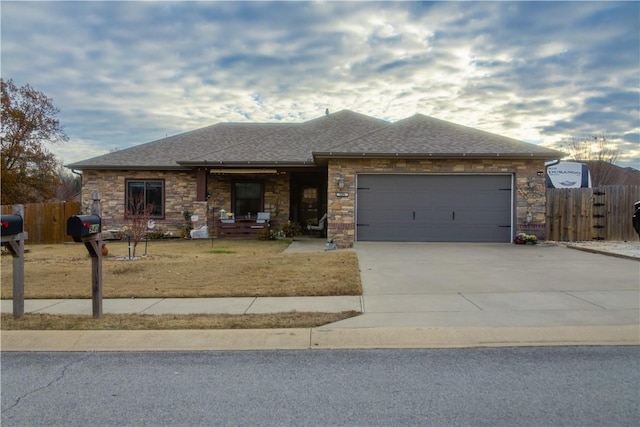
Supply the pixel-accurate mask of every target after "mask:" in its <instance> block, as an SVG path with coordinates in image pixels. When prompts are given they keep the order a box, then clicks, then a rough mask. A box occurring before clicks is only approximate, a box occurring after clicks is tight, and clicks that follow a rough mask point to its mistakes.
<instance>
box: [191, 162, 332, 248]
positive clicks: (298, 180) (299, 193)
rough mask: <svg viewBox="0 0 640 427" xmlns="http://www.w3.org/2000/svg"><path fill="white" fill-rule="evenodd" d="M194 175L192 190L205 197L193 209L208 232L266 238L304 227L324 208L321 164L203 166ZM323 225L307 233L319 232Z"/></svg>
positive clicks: (324, 172)
mask: <svg viewBox="0 0 640 427" xmlns="http://www.w3.org/2000/svg"><path fill="white" fill-rule="evenodd" d="M199 176H200V179H198V180H197V181H198V193H199V194H201V195H202V196H203V198H204V199H205V200H203V201H201V202H196V205H198V204H199V206H196V207H195V208H194V210H196V209H197V210H199V211H200V212H201V214H204V215H203V216H202V218H203V219H204V218H206V225H207V226H208V229H209V237H217V238H230V239H252V238H258V237H261V236H265V237H266V238H268V236H269V234H270V233H273V235H279V234H281V233H282V232H283V230H284V231H285V232H286V231H287V230H288V229H291V228H298V229H299V230H301V231H302V232H303V233H307V226H308V225H317V224H318V222H319V221H320V219H321V218H322V217H323V215H325V214H326V213H327V170H326V169H324V168H318V167H314V168H297V169H276V168H274V169H266V168H263V169H237V168H236V169H231V168H229V169H209V170H207V171H206V174H204V173H202V172H201V173H199ZM203 189H206V190H203ZM203 210H206V213H205V212H202V211H203ZM202 225H205V222H204V221H200V222H199V223H198V224H194V226H195V227H198V226H202ZM325 230H326V227H325V228H324V230H319V231H320V232H318V231H316V232H314V233H313V235H315V236H325V235H326V232H325Z"/></svg>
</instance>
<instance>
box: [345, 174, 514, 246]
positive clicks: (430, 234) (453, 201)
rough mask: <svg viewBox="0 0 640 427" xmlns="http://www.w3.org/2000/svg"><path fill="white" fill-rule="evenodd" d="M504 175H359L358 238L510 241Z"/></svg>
mask: <svg viewBox="0 0 640 427" xmlns="http://www.w3.org/2000/svg"><path fill="white" fill-rule="evenodd" d="M511 198H512V192H511V176H509V175H360V176H358V192H357V218H358V226H357V233H358V234H357V239H358V240H362V241H367V240H374V241H459V242H467V241H489V242H508V241H510V240H511V215H512V214H511Z"/></svg>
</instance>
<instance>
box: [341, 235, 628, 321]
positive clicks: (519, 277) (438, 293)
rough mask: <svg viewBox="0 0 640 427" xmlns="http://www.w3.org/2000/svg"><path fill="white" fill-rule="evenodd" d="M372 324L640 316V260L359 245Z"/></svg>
mask: <svg viewBox="0 0 640 427" xmlns="http://www.w3.org/2000/svg"><path fill="white" fill-rule="evenodd" d="M354 249H355V251H356V252H357V254H358V259H359V262H360V269H361V275H362V281H363V287H364V295H363V307H364V312H365V314H364V315H362V316H359V317H356V318H353V319H347V320H344V321H341V322H337V323H334V324H332V325H331V326H332V327H341V328H370V327H502V328H504V327H546V326H563V327H565V326H614V325H639V324H640V314H639V309H640V262H638V261H634V260H629V259H621V258H615V257H611V256H607V255H601V254H593V253H587V252H582V251H577V250H574V249H569V248H565V247H562V246H551V245H536V246H519V245H512V244H494V243H373V242H361V243H356V245H355V247H354Z"/></svg>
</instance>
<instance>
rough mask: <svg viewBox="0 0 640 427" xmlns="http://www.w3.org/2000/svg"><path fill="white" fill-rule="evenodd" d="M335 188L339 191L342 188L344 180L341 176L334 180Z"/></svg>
mask: <svg viewBox="0 0 640 427" xmlns="http://www.w3.org/2000/svg"><path fill="white" fill-rule="evenodd" d="M336 187H338V189H340V190H342V189H343V188H344V178H343V177H342V175H340V176H338V177H337V178H336Z"/></svg>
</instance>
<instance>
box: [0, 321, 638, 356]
mask: <svg viewBox="0 0 640 427" xmlns="http://www.w3.org/2000/svg"><path fill="white" fill-rule="evenodd" d="M0 340H1V348H2V351H4V352H32V351H33V352H45V351H46V352H49V351H50V352H73V351H77V352H102V351H104V352H124V351H135V352H146V351H154V352H158V351H244V350H315V349H325V350H327V349H392V348H395V349H400V348H464V347H514V346H575V345H590V346H591V345H598V346H609V345H640V325H622V326H568V327H522V328H475V327H472V328H361V329H358V328H353V329H347V328H344V329H309V328H301V329H245V330H166V331H157V330H154V331H2V335H1V336H0Z"/></svg>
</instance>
